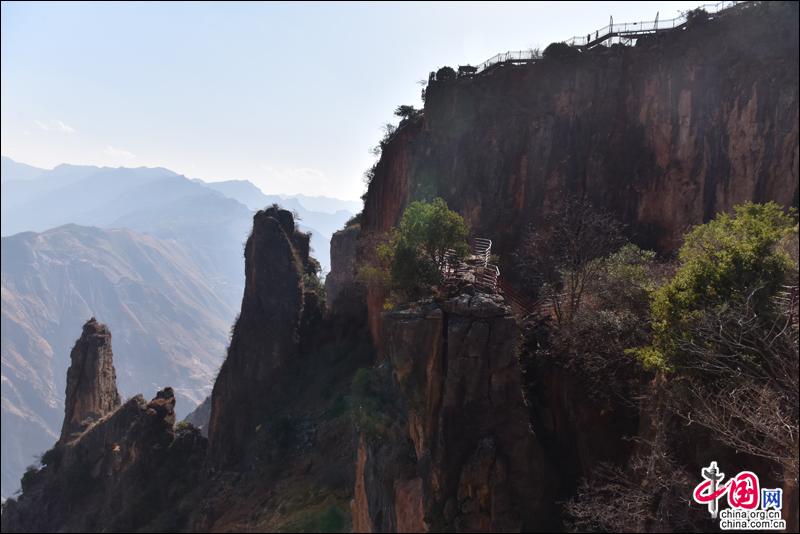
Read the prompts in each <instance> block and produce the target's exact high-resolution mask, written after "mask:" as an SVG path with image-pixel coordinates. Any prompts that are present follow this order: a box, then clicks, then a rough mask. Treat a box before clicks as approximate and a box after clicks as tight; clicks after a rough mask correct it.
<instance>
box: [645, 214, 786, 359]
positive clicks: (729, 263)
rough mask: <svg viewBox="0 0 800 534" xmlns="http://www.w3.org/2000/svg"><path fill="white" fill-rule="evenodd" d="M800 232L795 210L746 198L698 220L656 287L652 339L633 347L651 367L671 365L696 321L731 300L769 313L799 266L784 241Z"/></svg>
mask: <svg viewBox="0 0 800 534" xmlns="http://www.w3.org/2000/svg"><path fill="white" fill-rule="evenodd" d="M792 235H795V236H796V235H797V221H796V216H795V214H789V215H787V214H786V213H784V211H783V209H782V208H781V207H780V206H778V205H777V204H775V203H774V202H770V203H767V204H753V203H750V202H748V203H746V204H743V205H740V206H736V207H735V208H734V214H733V215H730V214H728V213H721V214H719V215H717V217H716V218H715V219H714V220H713V221H710V222H708V223H706V224H702V225H699V226H696V227H695V228H694V229H692V230H691V231H690V232H689V233H688V234H687V236H686V240H685V243H684V245H683V246H682V247H681V249H680V253H679V261H680V266H679V267H678V271H677V272H676V273H675V276H674V277H673V278H672V279H671V280H669V281H668V282H667V283H666V284H664V285H663V286H662V287H660V288H659V289H658V290H656V291H655V292H654V293H653V298H652V301H651V305H650V309H651V326H652V329H653V341H652V344H651V345H649V346H647V347H644V348H641V349H637V350H636V351H635V353H636V354H637V355H638V356H639V358H640V359H641V360H642V362H643V363H644V364H645V366H647V367H655V368H660V369H672V368H674V367H675V366H676V365H678V366H681V365H684V364H691V362H686V361H682V356H681V354H682V352H683V351H681V350H680V347H681V345H683V344H685V343H690V342H691V341H692V330H693V326H694V325H696V324H698V323H700V322H701V321H702V320H703V318H704V316H705V315H707V314H709V313H716V312H717V311H719V309H720V307H724V306H729V305H730V303H732V302H743V301H747V302H748V305H749V306H751V307H752V311H753V313H754V314H755V315H756V316H764V317H766V316H768V315H769V314H770V313H772V312H771V303H772V298H773V296H774V295H775V294H776V292H777V291H778V289H779V288H780V286H781V285H782V284H783V283H785V282H786V280H787V277H788V276H789V274H790V273H791V272H796V271H797V264H796V262H794V261H793V260H792V258H791V257H790V255H789V252H788V251H787V250H786V249H785V246H783V244H784V243H785V242H786V239H787V238H789V237H790V236H792Z"/></svg>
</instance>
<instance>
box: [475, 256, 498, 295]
mask: <svg viewBox="0 0 800 534" xmlns="http://www.w3.org/2000/svg"><path fill="white" fill-rule="evenodd" d="M499 277H500V269H499V268H498V267H497V265H492V264H491V263H490V264H489V265H486V266H485V267H477V268H476V269H475V285H476V286H478V287H481V288H483V289H484V290H486V291H491V292H492V293H495V292H496V291H497V279H498V278H499Z"/></svg>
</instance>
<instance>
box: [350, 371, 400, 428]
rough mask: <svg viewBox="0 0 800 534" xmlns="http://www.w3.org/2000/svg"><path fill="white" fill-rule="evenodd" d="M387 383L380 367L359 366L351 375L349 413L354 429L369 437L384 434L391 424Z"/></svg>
mask: <svg viewBox="0 0 800 534" xmlns="http://www.w3.org/2000/svg"><path fill="white" fill-rule="evenodd" d="M388 393H389V384H388V383H387V380H385V377H384V376H383V375H382V374H381V370H380V369H367V368H361V369H359V370H358V371H356V373H355V375H354V376H353V382H352V385H351V394H350V413H351V415H352V417H353V424H354V425H355V427H356V430H357V431H359V432H363V433H364V435H365V436H367V437H368V438H370V439H376V438H380V437H381V436H383V435H385V434H386V433H387V432H388V430H389V427H390V426H391V425H392V417H391V416H390V415H389V412H390V410H391V408H390V401H389V398H388Z"/></svg>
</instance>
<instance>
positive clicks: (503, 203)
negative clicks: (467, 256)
mask: <svg viewBox="0 0 800 534" xmlns="http://www.w3.org/2000/svg"><path fill="white" fill-rule="evenodd" d="M797 10H798V7H797V4H796V3H775V2H765V3H759V4H747V5H745V6H744V7H742V8H737V9H733V10H729V12H727V13H726V14H725V15H724V16H720V17H718V18H715V19H713V20H711V21H708V22H707V23H705V24H695V25H690V26H689V27H688V28H687V29H685V30H681V31H675V32H668V33H664V34H660V35H658V36H654V37H650V38H643V39H640V40H639V42H638V44H637V45H636V46H635V47H624V46H613V47H611V48H606V47H598V49H594V50H590V51H588V52H586V53H582V54H579V55H578V56H577V57H574V58H546V59H544V60H541V61H539V62H536V63H534V64H528V65H519V66H514V65H502V66H498V67H496V68H493V69H491V70H489V71H487V72H486V73H484V74H478V75H475V76H469V77H460V78H455V79H451V80H445V81H434V82H433V83H431V84H430V85H429V86H428V88H427V89H426V93H425V107H424V111H423V113H422V116H421V117H420V118H419V119H418V120H417V121H416V122H410V123H408V124H406V125H405V126H401V128H400V129H399V130H398V132H397V133H396V134H395V135H394V136H393V137H392V138H391V140H390V141H389V142H388V143H387V144H386V146H385V147H384V150H383V152H382V156H381V159H380V161H379V162H378V163H377V166H376V168H375V174H374V178H373V179H372V181H371V183H370V185H369V189H368V191H367V194H366V197H365V205H364V213H363V218H362V233H363V234H368V233H370V232H381V231H385V230H387V229H389V228H391V227H392V226H394V225H395V224H396V223H397V222H398V219H399V217H400V215H401V214H402V210H403V208H404V207H405V205H406V204H407V203H408V202H409V201H411V200H414V199H419V198H431V197H433V196H441V197H442V198H444V199H445V201H446V202H447V203H448V205H449V206H450V208H451V209H454V210H456V211H458V212H459V213H460V214H461V215H462V216H464V217H465V219H466V220H467V222H468V223H469V224H470V226H471V228H472V232H473V234H474V235H476V236H482V237H489V238H491V239H492V240H493V241H494V247H493V252H496V253H497V254H499V256H500V267H501V271H502V272H503V275H504V276H505V277H507V278H509V279H513V278H514V275H515V273H514V272H513V266H512V265H511V262H510V261H509V260H510V257H509V255H510V253H511V251H513V250H514V249H515V248H516V247H517V245H518V243H519V240H520V239H521V237H522V234H523V233H524V231H525V229H526V227H527V226H528V225H529V224H534V225H535V224H536V223H537V222H538V221H539V217H540V216H541V214H542V213H543V212H544V211H546V208H547V207H548V206H551V205H553V204H557V203H558V202H559V201H560V200H561V199H563V198H564V197H566V196H570V197H576V196H577V197H580V196H586V197H587V198H588V199H589V200H590V201H591V202H592V203H593V204H594V205H596V206H600V207H604V208H607V209H609V210H611V211H613V212H614V213H615V214H616V215H617V216H618V217H619V218H620V219H621V220H622V221H623V222H625V223H627V224H628V227H629V228H630V233H631V237H632V238H633V239H634V240H635V241H636V242H637V243H638V244H640V245H643V246H646V247H648V248H656V249H657V250H659V251H660V252H663V253H671V252H673V251H675V250H676V249H677V247H678V246H679V244H680V240H681V236H682V235H683V233H684V231H685V230H686V229H687V228H688V227H690V226H691V225H694V224H697V223H700V222H703V221H707V220H709V219H710V218H711V217H712V216H713V215H714V214H715V213H717V212H720V211H726V210H729V209H730V208H731V207H732V206H733V205H734V204H738V203H741V202H743V201H746V200H753V201H767V200H775V201H777V202H779V203H781V204H783V205H787V206H790V205H795V206H796V205H797V203H798V162H799V161H800V156H799V155H798V86H797V79H798V26H797V18H798V11H797ZM369 292H370V295H369V299H368V302H369V306H370V321H371V324H372V330H373V335H377V334H378V332H379V330H380V327H379V324H378V323H379V314H380V305H381V303H382V301H383V295H381V294H376V290H374V289H373V288H370V289H369Z"/></svg>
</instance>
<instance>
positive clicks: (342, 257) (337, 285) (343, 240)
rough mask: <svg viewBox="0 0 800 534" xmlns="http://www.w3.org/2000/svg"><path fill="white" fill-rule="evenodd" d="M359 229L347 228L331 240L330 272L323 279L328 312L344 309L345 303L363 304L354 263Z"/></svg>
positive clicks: (357, 227) (359, 227)
mask: <svg viewBox="0 0 800 534" xmlns="http://www.w3.org/2000/svg"><path fill="white" fill-rule="evenodd" d="M360 229H361V226H360V225H358V224H355V225H352V226H348V227H347V228H345V229H343V230H339V231H338V232H336V233H334V234H333V237H332V238H331V272H330V273H328V275H327V276H326V277H325V302H326V306H327V309H328V310H329V311H336V312H338V311H340V309H337V308H345V309H346V308H347V302H352V301H359V302H363V295H361V294H360V293H361V292H362V291H363V289H362V288H361V285H360V284H359V283H358V281H357V273H356V261H355V259H356V252H357V247H358V236H359V233H360ZM353 293H356V294H355V295H354V294H353Z"/></svg>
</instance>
